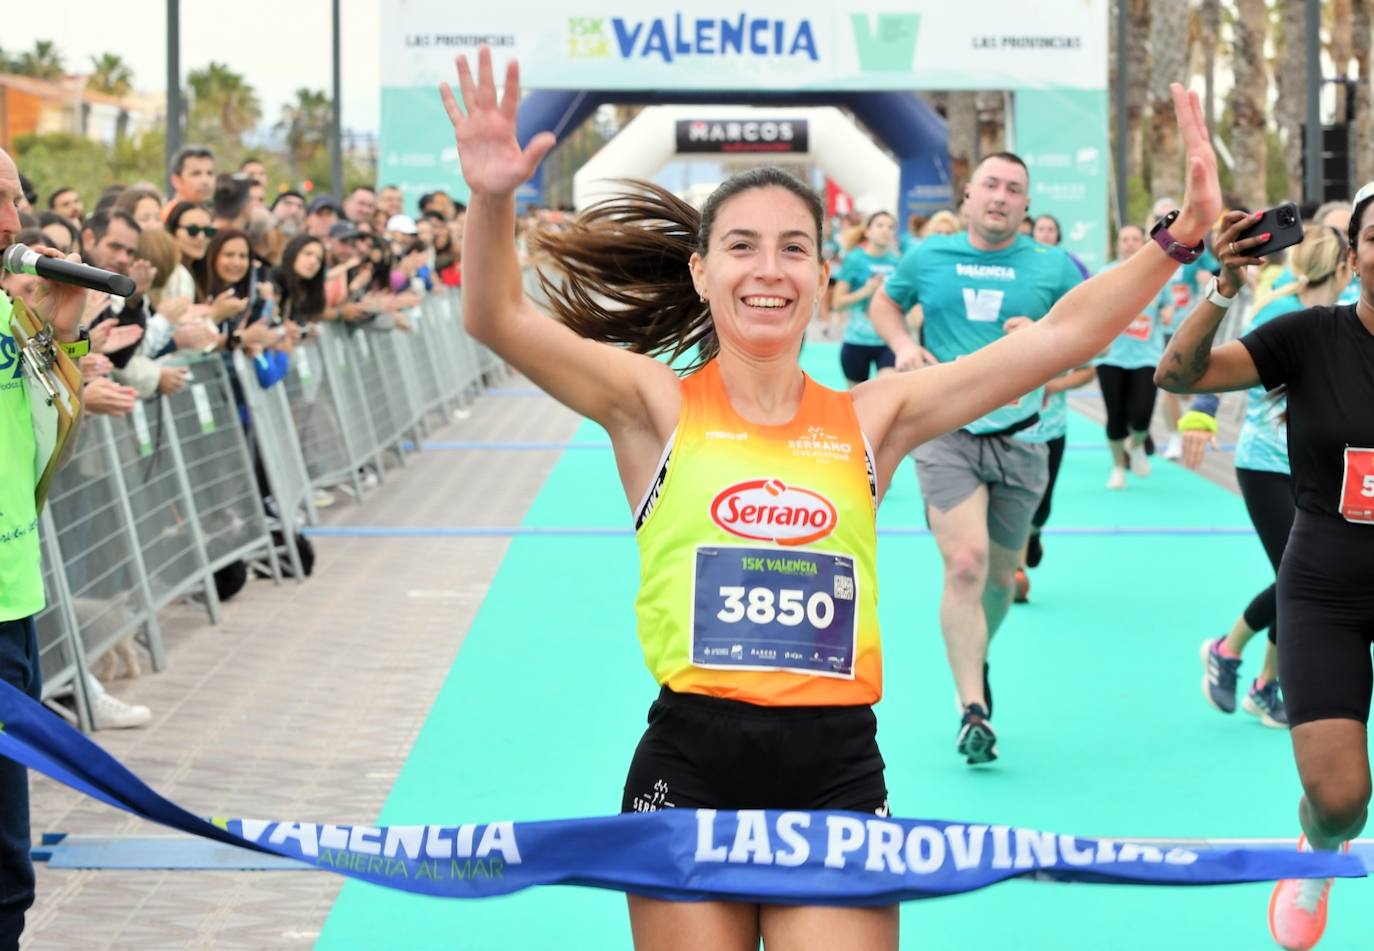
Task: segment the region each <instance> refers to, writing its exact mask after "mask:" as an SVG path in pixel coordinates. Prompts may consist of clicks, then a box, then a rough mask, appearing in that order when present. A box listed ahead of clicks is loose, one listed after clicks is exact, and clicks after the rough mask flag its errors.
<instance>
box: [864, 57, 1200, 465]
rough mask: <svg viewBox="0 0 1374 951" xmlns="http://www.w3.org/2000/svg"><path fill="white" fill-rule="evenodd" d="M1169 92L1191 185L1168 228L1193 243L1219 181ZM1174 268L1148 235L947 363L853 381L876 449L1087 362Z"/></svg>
mask: <svg viewBox="0 0 1374 951" xmlns="http://www.w3.org/2000/svg"><path fill="white" fill-rule="evenodd" d="M1172 92H1173V98H1174V110H1175V112H1176V113H1177V115H1178V124H1179V130H1180V132H1181V133H1182V135H1183V139H1184V144H1185V146H1186V147H1187V152H1188V193H1187V197H1186V200H1185V201H1184V205H1183V211H1182V213H1181V214H1180V215H1179V217H1178V218H1177V220H1175V222H1174V223H1173V225H1172V226H1171V227H1170V229H1169V230H1170V232H1171V233H1172V234H1173V236H1174V238H1175V240H1177V241H1179V242H1181V243H1184V244H1195V243H1197V242H1198V241H1199V240H1201V238H1202V236H1203V234H1205V233H1206V230H1207V226H1208V224H1209V223H1210V222H1211V221H1212V220H1213V219H1214V218H1215V217H1216V215H1217V214H1218V213H1219V212H1220V210H1221V188H1220V185H1219V184H1218V181H1217V168H1216V155H1215V154H1214V153H1213V151H1212V147H1211V144H1210V143H1209V141H1208V138H1207V128H1206V124H1205V123H1204V122H1203V119H1202V106H1201V103H1200V102H1199V101H1198V98H1197V95H1196V94H1192V93H1188V92H1185V91H1184V89H1183V87H1182V86H1180V85H1178V84H1174V85H1173V87H1172ZM1177 269H1178V263H1177V262H1176V261H1174V260H1173V259H1172V258H1171V257H1169V256H1168V255H1167V254H1165V253H1164V251H1163V250H1162V249H1161V248H1160V247H1159V246H1158V245H1157V244H1155V243H1154V242H1153V241H1152V242H1150V243H1149V244H1148V245H1147V246H1146V247H1144V248H1142V249H1141V250H1140V251H1139V252H1137V253H1136V254H1135V255H1134V256H1133V257H1131V258H1130V259H1129V260H1127V261H1126V262H1124V263H1123V264H1122V265H1120V266H1119V267H1115V268H1112V269H1110V270H1108V271H1105V272H1103V273H1102V274H1099V275H1098V276H1097V277H1094V278H1093V279H1091V280H1089V281H1086V282H1084V283H1083V284H1080V285H1078V286H1077V287H1075V288H1074V289H1073V290H1072V291H1070V292H1069V293H1068V294H1066V295H1065V296H1064V297H1063V298H1061V299H1060V301H1059V302H1058V303H1057V304H1055V306H1054V307H1053V308H1052V309H1051V310H1050V312H1049V313H1048V314H1047V315H1046V316H1045V317H1044V318H1043V319H1041V320H1039V321H1037V322H1036V323H1034V324H1032V325H1031V326H1028V327H1023V328H1021V329H1019V330H1017V331H1016V332H1015V333H1013V334H1009V335H1008V336H1006V337H1004V338H1002V339H1001V340H999V341H997V342H996V343H993V344H992V345H990V346H987V347H984V348H983V349H981V350H979V351H977V352H976V353H973V354H971V355H970V356H967V357H964V358H962V359H959V360H956V361H954V362H953V363H942V364H940V365H938V366H933V367H927V368H925V369H922V370H919V371H917V372H915V373H910V374H891V375H888V376H886V377H880V378H879V379H877V380H873V381H870V382H869V383H866V384H864V386H863V387H859V388H856V389H855V391H854V392H855V396H854V399H855V406H856V409H858V410H859V412H860V419H861V422H862V423H863V424H864V425H865V427H866V429H865V431H866V432H868V434H869V437H870V438H871V439H873V440H874V442H875V444H876V443H879V442H880V441H881V443H882V444H883V446H884V449H885V450H886V452H884V451H883V450H881V449H880V455H885V456H887V457H888V458H892V457H893V456H894V455H896V454H904V453H906V452H908V451H910V449H912V448H914V447H915V446H917V445H919V444H920V443H922V442H924V441H926V440H928V439H932V438H934V437H936V436H939V435H941V434H943V433H946V432H949V431H950V430H953V429H957V428H958V427H960V426H963V425H966V424H967V423H969V422H972V421H973V420H975V419H977V418H978V417H980V416H983V415H985V414H987V413H988V412H990V411H992V410H994V409H996V408H997V407H999V406H1004V405H1006V404H1007V403H1010V402H1011V401H1012V400H1014V399H1017V398H1019V397H1021V396H1024V395H1025V394H1026V393H1029V392H1030V391H1032V390H1034V389H1035V388H1036V387H1038V386H1041V385H1043V384H1044V383H1046V382H1047V381H1049V380H1050V379H1052V378H1053V377H1055V376H1057V375H1058V374H1060V373H1062V372H1063V371H1064V370H1067V369H1069V368H1070V367H1077V366H1080V365H1082V364H1084V363H1087V362H1088V361H1089V360H1090V359H1091V358H1092V357H1093V356H1094V355H1096V354H1097V353H1098V352H1100V351H1101V350H1102V349H1103V348H1104V347H1106V346H1107V345H1108V344H1109V343H1110V342H1111V341H1112V339H1114V338H1115V337H1116V336H1117V335H1118V334H1120V333H1121V332H1122V331H1123V330H1124V329H1125V328H1126V326H1127V325H1128V324H1129V323H1130V322H1131V321H1132V320H1133V319H1135V317H1136V316H1137V315H1138V314H1140V313H1141V312H1142V311H1143V310H1144V309H1145V308H1146V306H1147V305H1148V304H1149V302H1150V301H1151V300H1152V299H1153V298H1154V296H1155V295H1156V294H1157V293H1158V292H1159V289H1160V288H1161V287H1163V286H1164V283H1165V281H1167V280H1168V279H1169V277H1170V276H1171V275H1172V274H1173V273H1174V272H1175V271H1176V270H1177ZM885 296H886V295H884V294H878V295H875V299H874V301H873V303H872V305H871V306H870V314H871V319H872V321H873V325H874V327H875V328H877V329H878V331H879V333H882V334H883V335H884V338H885V339H888V340H889V343H890V344H892V343H893V341H892V339H891V338H888V336H887V335H888V332H889V330H890V329H891V322H890V317H891V316H892V312H893V311H896V310H897V309H898V308H897V307H896V304H895V303H894V302H892V301H890V300H888V301H885V300H884V298H885ZM902 336H905V335H904V334H903V335H902ZM907 339H908V341H909V338H907ZM897 343H898V344H900V343H901V341H900V339H898V340H897ZM914 346H915V344H914V343H911V342H909V343H907V344H905V345H904V349H905V350H906V352H907V353H911V352H912V350H911V348H914ZM895 348H896V347H895V345H894V349H895ZM899 358H900V354H899ZM861 391H863V392H861Z"/></svg>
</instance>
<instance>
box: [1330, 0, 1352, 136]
mask: <svg viewBox="0 0 1374 951" xmlns="http://www.w3.org/2000/svg"><path fill="white" fill-rule="evenodd" d="M1350 4H1351V0H1332V2H1331V5H1330V6H1329V7H1328V8H1327V9H1328V10H1329V12H1330V18H1329V20H1328V21H1327V22H1326V24H1325V27H1326V29H1325V33H1326V35H1327V37H1328V40H1327V44H1326V51H1327V54H1328V55H1329V56H1330V57H1331V63H1332V65H1333V66H1335V67H1336V72H1335V75H1336V78H1338V79H1342V78H1344V77H1345V76H1347V75H1349V70H1350V57H1351V56H1352V55H1353V52H1352V49H1351V46H1352V40H1353V39H1354V37H1353V36H1352V35H1351V32H1350V26H1349V24H1350V22H1351V20H1352V19H1353V13H1354V11H1353V9H1352V8H1351V5H1350ZM1345 93H1346V87H1345V86H1344V85H1338V86H1337V87H1336V115H1337V117H1338V118H1337V121H1338V122H1344V121H1345V110H1346V101H1345Z"/></svg>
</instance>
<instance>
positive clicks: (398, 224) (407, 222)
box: [386, 215, 420, 234]
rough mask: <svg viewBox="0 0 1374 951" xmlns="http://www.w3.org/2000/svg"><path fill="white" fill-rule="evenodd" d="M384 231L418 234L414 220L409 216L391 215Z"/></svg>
mask: <svg viewBox="0 0 1374 951" xmlns="http://www.w3.org/2000/svg"><path fill="white" fill-rule="evenodd" d="M386 230H387V231H395V232H397V233H399V234H419V233H420V232H419V229H418V228H416V227H415V219H414V218H412V217H410V215H392V216H391V217H390V218H388V219H387V220H386Z"/></svg>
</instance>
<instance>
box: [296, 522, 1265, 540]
mask: <svg viewBox="0 0 1374 951" xmlns="http://www.w3.org/2000/svg"><path fill="white" fill-rule="evenodd" d="M303 531H304V533H305V534H306V535H308V536H310V537H312V538H525V537H543V538H560V537H568V538H586V537H606V536H625V537H631V536H633V535H634V529H632V528H630V527H629V526H624V527H620V526H595V525H573V526H547V527H540V526H526V525H490V526H487V525H418V526H417V525H316V526H314V527H309V526H307V527H306V528H305V529H304V530H303ZM878 534H879V535H880V536H883V537H886V538H894V537H895V538H905V537H911V538H916V537H924V536H927V535H929V534H930V529H928V528H921V527H917V526H909V527H908V526H898V527H893V528H880V529H878ZM1044 534H1045V535H1051V536H1056V535H1057V536H1096V537H1155V538H1158V537H1162V536H1163V537H1194V538H1196V537H1214V536H1232V535H1234V536H1241V535H1253V534H1255V530H1254V529H1253V528H1249V527H1244V526H1215V527H1202V526H1200V527H1188V526H1149V525H1140V526H1134V525H1120V526H1109V525H1101V526H1097V525H1085V526H1066V527H1063V528H1046V529H1045V531H1044Z"/></svg>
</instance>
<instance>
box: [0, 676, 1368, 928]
mask: <svg viewBox="0 0 1374 951" xmlns="http://www.w3.org/2000/svg"><path fill="white" fill-rule="evenodd" d="M0 754H3V755H5V756H8V757H9V758H10V759H13V760H15V761H16V762H18V763H20V764H22V765H24V766H27V767H29V768H30V769H34V770H37V771H39V772H41V773H44V774H46V775H48V776H50V777H52V778H53V779H55V780H57V781H58V782H61V783H63V784H65V785H67V786H70V787H71V788H72V789H75V790H77V791H78V792H82V793H85V794H86V795H88V796H91V797H93V798H95V799H99V800H100V801H101V802H104V803H106V804H107V805H111V806H114V807H115V808H117V809H123V810H126V811H128V812H131V813H133V814H134V815H137V816H142V817H143V818H145V819H149V820H152V821H153V822H158V823H161V824H163V825H165V826H169V827H171V828H173V829H177V830H178V831H181V832H187V833H190V834H192V835H196V836H200V837H201V838H204V839H208V840H211V841H214V842H220V843H224V844H226V845H233V846H240V847H244V848H249V849H252V850H254V851H258V852H263V853H266V854H269V855H277V856H281V857H283V858H288V859H294V860H297V861H301V862H305V863H307V864H309V865H312V866H315V867H317V868H321V869H327V870H329V871H333V872H337V873H339V874H341V875H346V876H348V877H350V878H356V879H360V880H362V881H366V882H371V883H373V884H375V885H382V886H385V887H387V888H393V889H397V890H401V891H407V892H415V893H418V894H425V895H435V896H441V897H447V898H483V897H490V896H495V895H506V894H510V893H512V892H517V891H521V890H522V889H525V888H530V887H533V886H536V885H581V886H585V887H590V888H605V889H611V890H615V891H622V892H628V893H631V894H636V895H645V896H648V897H652V898H663V899H669V900H702V899H707V900H718V901H743V902H757V903H760V904H797V905H856V906H862V905H869V906H873V905H890V904H893V903H895V902H900V901H908V900H913V899H919V898H931V897H935V896H938V895H949V894H955V893H958V892H967V891H973V890H976V889H979V888H985V887H987V886H989V885H994V884H996V883H998V882H1003V881H1007V880H1009V879H1013V878H1034V879H1037V880H1047V881H1059V882H1099V883H1108V884H1142V885H1144V884H1148V885H1218V884H1232V883H1236V882H1258V881H1272V880H1274V879H1278V878H1304V877H1310V878H1326V877H1335V876H1339V877H1343V878H1359V877H1363V876H1364V875H1365V874H1366V871H1365V865H1364V863H1363V862H1362V861H1360V859H1359V858H1358V857H1356V856H1353V855H1346V854H1342V853H1331V852H1325V853H1312V852H1298V851H1297V850H1296V849H1294V850H1290V851H1277V850H1274V849H1245V848H1232V849H1217V850H1199V849H1190V848H1183V847H1165V846H1163V845H1155V844H1149V843H1133V842H1129V841H1123V840H1116V839H1087V838H1081V837H1077V836H1070V835H1057V834H1055V833H1050V832H1039V831H1034V830H1030V829H1020V828H1014V827H1010V826H997V825H986V824H980V823H955V822H942V821H935V820H914V819H886V818H879V817H876V816H865V815H861V814H858V813H850V812H777V811H771V810H768V811H765V810H750V809H744V810H731V811H720V812H717V811H716V810H713V809H669V810H666V811H663V812H652V813H638V814H634V813H631V814H625V815H619V816H611V817H607V818H597V819H569V820H554V821H545V822H491V823H467V824H462V825H417V826H391V827H386V826H347V825H336V824H332V823H324V824H316V823H308V822H277V821H269V820H259V819H212V820H206V819H202V818H200V817H198V816H196V815H193V814H192V813H190V812H187V811H186V810H185V809H183V808H182V807H180V806H178V805H176V804H175V803H173V802H171V801H170V800H167V799H164V798H163V797H162V796H160V795H158V794H157V793H156V792H154V791H153V790H152V789H151V788H149V787H148V786H147V785H146V784H144V783H143V781H142V780H140V779H139V778H138V777H137V776H135V775H134V774H133V773H131V772H130V771H129V770H128V769H126V768H125V767H124V766H123V765H121V764H120V763H119V761H117V760H116V759H114V757H112V756H110V755H109V754H108V753H106V752H105V751H104V750H103V749H101V748H100V747H99V746H97V745H96V744H95V743H93V742H92V741H91V740H90V739H88V738H87V737H85V736H83V735H82V734H81V733H79V732H77V731H76V730H75V729H73V728H72V727H71V726H69V725H68V724H67V723H66V722H65V721H63V720H61V719H59V718H58V717H56V716H54V715H53V714H52V713H50V712H49V711H47V710H46V709H45V708H44V707H43V706H42V705H40V704H39V703H37V702H36V701H34V700H32V699H31V698H29V697H28V696H26V695H25V694H24V693H22V692H21V691H19V690H17V689H15V688H14V687H12V686H10V685H9V684H7V683H3V682H0Z"/></svg>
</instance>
